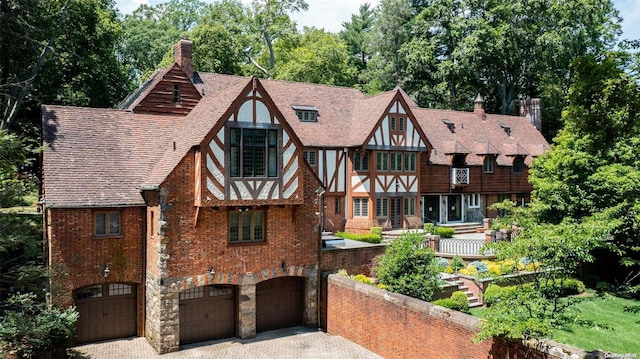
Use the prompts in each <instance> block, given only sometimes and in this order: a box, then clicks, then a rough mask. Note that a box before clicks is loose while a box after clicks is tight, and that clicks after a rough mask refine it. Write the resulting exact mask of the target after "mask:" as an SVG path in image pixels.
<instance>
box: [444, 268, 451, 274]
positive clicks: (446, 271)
mask: <svg viewBox="0 0 640 359" xmlns="http://www.w3.org/2000/svg"><path fill="white" fill-rule="evenodd" d="M444 272H445V273H447V274H453V268H451V266H446V267H444Z"/></svg>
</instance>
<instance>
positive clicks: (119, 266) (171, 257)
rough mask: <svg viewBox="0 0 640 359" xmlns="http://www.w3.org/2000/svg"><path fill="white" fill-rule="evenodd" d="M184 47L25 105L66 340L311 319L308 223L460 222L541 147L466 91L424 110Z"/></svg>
mask: <svg viewBox="0 0 640 359" xmlns="http://www.w3.org/2000/svg"><path fill="white" fill-rule="evenodd" d="M191 52H192V43H191V42H190V41H187V40H181V41H180V42H178V43H177V44H176V46H175V48H174V55H175V63H174V65H173V66H171V67H169V68H166V69H162V70H158V71H156V72H155V73H154V74H153V75H152V76H151V77H150V78H149V80H148V81H147V82H145V84H144V85H143V86H142V87H141V88H140V89H139V90H138V91H136V92H134V93H133V94H131V95H130V96H129V97H128V98H127V99H125V100H124V101H123V103H122V104H121V108H119V109H94V108H78V107H63V106H43V109H42V113H43V142H44V144H45V145H46V150H45V151H44V154H43V199H44V200H43V212H44V225H45V233H46V239H47V248H48V265H49V267H50V269H51V271H52V273H53V276H52V281H51V296H52V300H53V301H54V302H55V303H58V304H62V305H76V306H77V308H78V310H79V312H80V319H79V324H78V333H77V338H76V341H77V342H78V343H82V342H91V341H97V340H103V339H110V338H118V337H126V336H133V335H138V336H145V337H147V339H148V340H149V342H150V343H151V344H152V345H153V346H154V348H156V350H158V351H159V352H161V353H165V352H171V351H175V350H178V349H179V345H181V344H185V343H190V342H198V341H204V340H210V339H214V338H224V337H233V336H237V337H240V338H249V337H252V336H254V335H255V334H256V332H260V331H264V330H270V329H275V328H281V327H289V326H294V325H307V326H316V325H317V323H318V318H319V312H318V311H319V305H318V294H319V293H318V288H319V274H320V270H319V251H320V233H321V231H322V230H324V229H328V230H337V229H345V228H346V229H347V230H352V231H365V230H368V229H369V228H370V227H371V226H383V227H386V228H400V227H417V226H420V225H421V224H422V222H423V221H425V220H432V221H435V222H438V223H449V222H456V221H459V222H462V221H470V220H477V219H478V217H479V216H480V215H488V213H487V212H486V207H487V206H488V205H490V204H491V203H492V202H495V201H497V200H500V199H501V198H512V199H522V200H523V201H526V200H527V198H528V194H529V193H530V191H531V187H530V185H529V184H528V183H527V181H526V177H527V166H528V165H529V164H530V161H531V158H532V157H534V156H536V155H538V154H540V153H542V151H543V150H544V149H545V148H547V147H548V144H547V143H546V141H544V139H543V138H542V136H541V135H540V134H539V132H538V131H537V130H536V129H535V128H534V127H533V126H531V124H530V123H532V122H530V121H529V119H527V118H525V117H515V116H497V115H488V114H485V113H484V111H483V109H482V102H481V99H480V98H479V99H478V100H477V101H476V111H475V112H474V113H465V112H456V111H439V110H428V109H422V108H419V107H418V106H417V105H416V104H415V102H413V101H412V100H411V99H410V98H409V96H407V94H406V93H405V92H404V91H402V89H400V88H396V89H394V90H393V91H389V92H386V93H382V94H379V95H376V96H370V97H368V96H365V95H364V94H362V93H361V92H359V91H358V90H356V89H352V88H341V87H335V86H324V85H316V84H307V83H293V82H286V81H273V80H263V79H257V78H248V77H239V76H229V75H221V74H214V73H200V72H194V71H193V68H192V65H191ZM525 110H527V109H526V108H525ZM527 111H528V112H527ZM527 111H525V112H527V113H534V114H535V111H531V110H530V109H529V110H527ZM465 176H466V177H465ZM471 213H480V215H478V214H471Z"/></svg>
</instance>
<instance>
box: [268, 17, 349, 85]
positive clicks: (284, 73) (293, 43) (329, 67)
mask: <svg viewBox="0 0 640 359" xmlns="http://www.w3.org/2000/svg"><path fill="white" fill-rule="evenodd" d="M274 50H275V52H276V53H277V54H278V56H277V59H278V65H277V66H276V68H274V70H273V75H274V78H276V79H279V80H290V81H299V82H311V83H319V84H327V85H337V86H351V85H353V84H354V78H355V72H356V69H355V68H354V67H352V66H350V65H349V53H348V50H347V45H346V44H345V43H344V41H342V39H340V37H339V36H338V35H335V34H331V33H328V32H325V31H324V30H318V29H316V28H305V29H304V33H303V34H301V35H297V36H296V35H294V36H289V37H286V38H284V39H281V40H280V41H278V42H277V43H276V44H275V46H274Z"/></svg>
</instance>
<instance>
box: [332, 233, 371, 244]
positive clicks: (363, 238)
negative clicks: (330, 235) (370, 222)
mask: <svg viewBox="0 0 640 359" xmlns="http://www.w3.org/2000/svg"><path fill="white" fill-rule="evenodd" d="M335 235H336V237H340V238H345V239H352V240H354V241H360V242H367V243H374V244H377V243H380V242H382V236H381V235H378V234H373V233H364V234H357V233H349V232H336V234H335Z"/></svg>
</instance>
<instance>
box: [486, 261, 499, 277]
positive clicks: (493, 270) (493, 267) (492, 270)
mask: <svg viewBox="0 0 640 359" xmlns="http://www.w3.org/2000/svg"><path fill="white" fill-rule="evenodd" d="M487 268H489V274H491V275H502V266H501V265H500V264H498V263H496V262H489V263H488V264H487Z"/></svg>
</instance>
